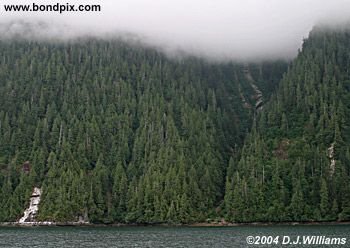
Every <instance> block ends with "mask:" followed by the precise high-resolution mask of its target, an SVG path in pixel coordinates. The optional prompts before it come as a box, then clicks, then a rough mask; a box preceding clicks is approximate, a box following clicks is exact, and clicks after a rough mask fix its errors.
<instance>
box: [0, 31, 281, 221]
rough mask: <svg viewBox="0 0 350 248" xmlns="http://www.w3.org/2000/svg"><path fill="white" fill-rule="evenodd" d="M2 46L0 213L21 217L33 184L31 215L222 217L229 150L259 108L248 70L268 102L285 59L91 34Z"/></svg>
mask: <svg viewBox="0 0 350 248" xmlns="http://www.w3.org/2000/svg"><path fill="white" fill-rule="evenodd" d="M0 54H1V58H0V171H1V174H0V188H1V190H0V221H16V220H18V219H19V218H20V217H21V215H22V214H23V210H24V209H25V208H26V207H27V205H28V200H29V196H30V194H31V191H32V189H33V187H34V186H36V187H41V189H42V192H43V193H42V199H41V202H40V207H39V216H38V220H50V221H74V220H78V218H79V217H80V218H81V217H82V218H84V219H85V220H89V221H90V222H94V223H100V222H104V223H112V222H132V223H159V222H169V223H180V222H182V223H188V222H195V221H203V220H205V219H207V218H216V217H220V216H221V215H222V213H223V210H222V209H220V208H217V207H218V206H223V204H222V202H223V199H224V194H225V177H226V169H227V166H228V161H229V157H230V156H234V157H235V158H238V157H239V154H240V149H241V147H242V145H243V141H244V138H245V136H246V134H247V132H248V131H249V130H250V128H251V125H252V120H253V116H254V114H255V113H256V109H255V107H254V106H255V104H256V101H257V100H256V96H255V94H256V92H255V91H254V89H253V88H252V87H251V84H250V82H248V81H249V80H248V78H247V75H246V70H249V71H251V72H250V74H252V75H253V77H254V80H255V82H256V84H257V85H259V87H262V88H261V91H262V94H263V95H264V97H265V98H268V96H269V95H270V94H271V92H272V89H274V88H275V84H277V82H278V81H279V79H280V78H281V77H282V74H283V72H284V71H286V67H287V64H286V62H280V61H277V62H269V63H263V64H254V65H243V64H239V63H212V62H208V61H205V60H202V59H198V58H191V57H186V58H178V59H174V58H168V57H166V56H165V55H163V54H162V53H161V52H158V51H156V50H155V49H151V48H145V47H143V46H138V45H132V44H127V43H126V42H122V41H120V40H109V41H106V40H100V39H92V38H90V39H81V40H75V41H71V42H48V41H47V42H46V41H33V40H19V39H18V37H17V39H16V40H15V39H12V40H11V39H9V40H5V41H1V42H0ZM272 71H273V73H271V72H272ZM265 82H266V84H265ZM263 86H266V87H263ZM26 161H28V162H26ZM24 164H25V166H23V165H24Z"/></svg>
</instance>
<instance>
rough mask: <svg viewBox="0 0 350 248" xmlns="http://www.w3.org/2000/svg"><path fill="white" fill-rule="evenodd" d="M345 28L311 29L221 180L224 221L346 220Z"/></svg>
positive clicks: (349, 98) (349, 51) (349, 143)
mask: <svg viewBox="0 0 350 248" xmlns="http://www.w3.org/2000/svg"><path fill="white" fill-rule="evenodd" d="M349 44H350V31H349V30H346V29H336V28H334V29H330V28H325V27H317V28H315V29H314V30H313V31H312V32H311V34H310V37H309V38H308V39H307V40H305V42H304V44H303V48H302V51H301V52H300V53H299V55H298V57H297V58H296V59H295V61H293V63H292V64H291V66H290V68H289V70H288V72H287V73H286V74H285V75H284V78H283V80H282V81H281V83H280V85H279V88H278V90H277V92H276V93H275V94H273V96H272V99H271V101H270V102H269V103H268V104H267V105H265V107H264V110H263V111H262V112H261V113H260V114H259V115H258V117H257V119H256V121H255V122H254V126H253V128H252V132H251V133H250V134H249V136H248V137H247V139H246V141H245V144H244V146H243V149H242V154H241V157H240V159H238V160H235V159H233V158H232V159H231V161H230V166H229V168H228V173H227V180H226V194H225V209H226V217H227V219H228V220H231V221H237V222H250V221H310V220H349V218H350V200H349V199H350V187H349V179H350V178H349V175H350V128H349V121H350V70H349V68H350V46H349Z"/></svg>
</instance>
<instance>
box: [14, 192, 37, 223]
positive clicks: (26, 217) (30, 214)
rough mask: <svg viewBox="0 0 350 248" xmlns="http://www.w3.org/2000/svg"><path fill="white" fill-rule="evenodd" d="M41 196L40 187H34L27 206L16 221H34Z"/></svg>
mask: <svg viewBox="0 0 350 248" xmlns="http://www.w3.org/2000/svg"><path fill="white" fill-rule="evenodd" d="M40 197H41V189H40V188H37V187H35V188H34V190H33V193H32V196H31V197H30V204H29V207H28V208H27V209H26V210H25V211H24V214H23V217H22V218H21V219H20V220H19V221H18V223H22V224H23V223H27V222H34V221H35V217H36V215H37V213H38V210H39V203H40Z"/></svg>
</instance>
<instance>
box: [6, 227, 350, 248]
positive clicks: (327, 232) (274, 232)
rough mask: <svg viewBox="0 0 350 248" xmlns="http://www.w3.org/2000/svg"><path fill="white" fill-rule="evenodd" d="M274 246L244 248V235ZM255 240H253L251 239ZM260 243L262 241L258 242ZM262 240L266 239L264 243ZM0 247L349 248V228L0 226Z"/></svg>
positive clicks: (245, 245) (245, 244)
mask: <svg viewBox="0 0 350 248" xmlns="http://www.w3.org/2000/svg"><path fill="white" fill-rule="evenodd" d="M263 235H264V236H272V237H273V238H275V239H276V237H277V236H278V238H277V239H276V241H277V240H278V244H275V243H273V244H272V245H269V246H267V245H262V244H260V245H258V244H255V245H248V244H247V241H246V238H247V236H254V237H255V236H263ZM307 235H310V236H311V235H314V236H325V238H327V237H329V238H345V239H346V243H345V244H343V245H301V244H299V245H297V246H296V245H282V244H281V242H282V241H283V237H284V236H290V239H291V241H294V240H296V238H297V237H298V236H301V237H300V240H302V236H307ZM255 241H256V240H255ZM261 241H263V240H261ZM265 241H266V240H265ZM0 247H1V248H2V247H26V248H27V247H37V248H39V247H40V248H46V247H57V248H58V247H59V248H61V247H84V248H85V247H93V248H98V247H155V248H158V247H198V248H204V247H210V248H211V247H214V248H216V247H217V248H222V247H350V225H341V226H268V227H256V226H251V227H247V226H245V227H97V228H96V227H30V228H28V227H23V228H22V227H6V228H3V227H0Z"/></svg>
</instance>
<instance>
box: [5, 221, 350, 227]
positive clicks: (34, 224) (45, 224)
mask: <svg viewBox="0 0 350 248" xmlns="http://www.w3.org/2000/svg"><path fill="white" fill-rule="evenodd" d="M324 225H350V221H344V222H342V221H305V222H249V223H229V222H213V223H207V222H197V223H190V224H169V223H111V224H99V223H89V222H69V221H67V222H50V221H43V222H26V223H18V222H1V223H0V227H240V226H246V227H247V226H324Z"/></svg>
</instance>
